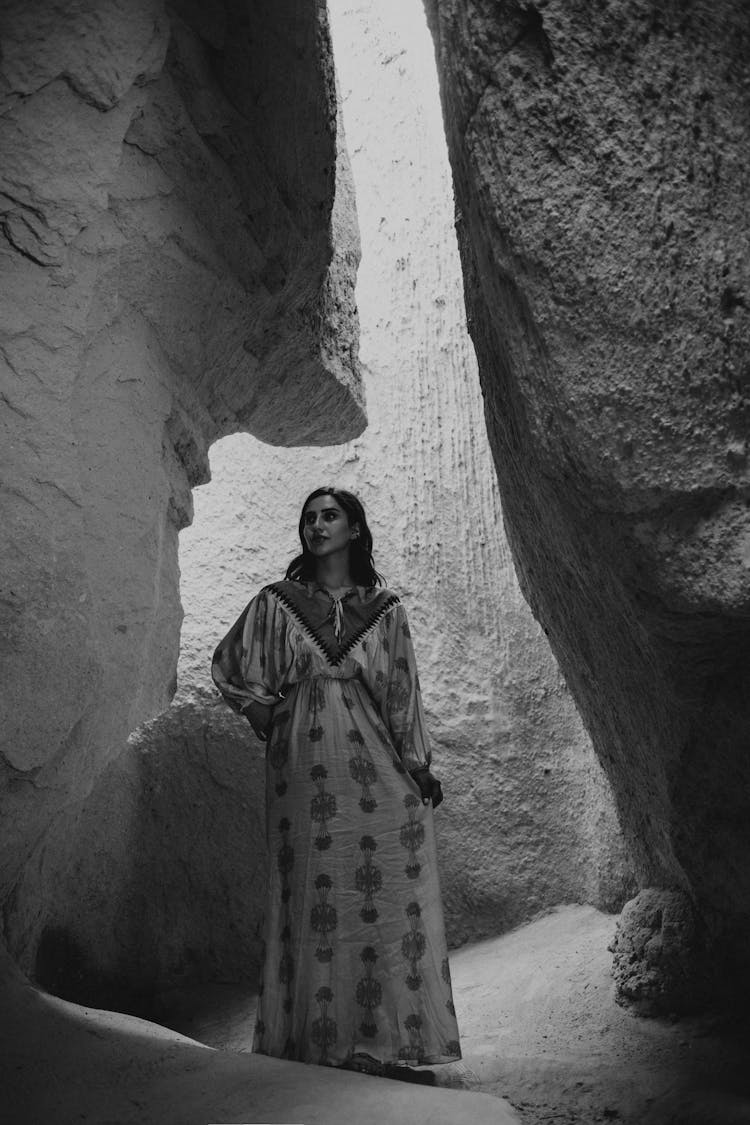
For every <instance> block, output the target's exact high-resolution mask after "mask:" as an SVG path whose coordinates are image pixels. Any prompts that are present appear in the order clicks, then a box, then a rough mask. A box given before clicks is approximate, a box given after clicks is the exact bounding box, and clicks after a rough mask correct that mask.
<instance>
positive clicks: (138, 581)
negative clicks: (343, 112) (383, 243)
mask: <svg viewBox="0 0 750 1125" xmlns="http://www.w3.org/2000/svg"><path fill="white" fill-rule="evenodd" d="M0 22H1V27H0V30H1V32H2V61H1V63H0V96H1V97H2V115H0V147H1V150H2V160H1V161H0V269H2V275H3V285H2V300H1V301H0V378H1V379H2V394H1V398H0V403H1V406H2V413H3V421H4V426H5V436H4V438H3V443H2V460H3V479H4V481H5V482H6V485H7V487H6V489H5V491H4V493H3V515H2V520H3V527H4V528H5V531H6V534H5V536H4V537H3V545H2V572H3V585H4V592H3V598H2V611H1V612H2V638H3V641H2V654H1V658H2V679H3V696H2V698H3V715H2V721H1V722H0V731H1V732H2V748H1V751H0V781H1V783H2V822H3V828H2V832H3V846H2V849H1V850H0V856H1V858H0V901H3V902H4V903H5V904H6V910H7V914H6V917H8V919H9V929H10V930H11V931H13V932H14V933H15V932H17V933H20V934H25V935H27V936H29V934H30V930H29V925H30V924H31V923H30V918H31V916H32V915H33V909H32V907H33V903H32V907H30V908H29V909H31V914H29V912H28V911H27V909H26V907H24V908H23V910H21V913H20V914H19V915H18V916H17V917H15V920H14V919H13V914H14V909H15V907H14V905H13V904H14V903H16V904H18V903H19V902H20V898H21V897H23V896H22V890H23V887H24V886H26V885H27V881H28V879H29V878H32V879H33V878H38V879H41V878H42V875H43V872H44V871H45V870H48V871H49V870H52V869H54V866H55V864H54V863H52V868H50V866H49V865H50V862H51V857H52V858H54V849H55V848H56V847H57V848H58V851H57V856H56V860H55V862H56V863H57V870H58V871H59V870H60V869H63V870H64V864H65V859H66V855H68V854H69V853H70V850H71V849H73V850H74V848H75V843H76V834H77V833H78V832H79V831H84V830H85V831H89V829H91V830H92V832H93V835H92V837H91V840H90V841H88V840H86V839H83V840H81V841H79V843H80V847H81V849H82V850H86V849H89V850H90V849H91V848H92V847H97V848H102V849H103V855H106V847H105V842H104V837H105V836H106V831H105V825H103V824H100V825H99V826H98V827H97V830H96V831H94V830H93V828H92V825H91V815H92V813H91V811H89V813H88V814H87V815H83V813H82V807H83V805H82V802H84V801H85V798H86V796H87V795H88V794H89V793H90V792H91V791H92V789H94V788H95V787H96V785H97V782H98V781H101V782H102V783H103V779H104V776H105V772H106V769H107V767H108V764H109V763H111V762H113V761H114V760H115V758H116V757H117V756H118V755H120V754H121V752H122V749H123V745H124V743H125V740H126V739H127V737H128V735H129V734H130V733H131V732H132V731H133V730H134V729H135V728H137V727H139V725H140V724H142V723H144V722H146V721H148V720H149V719H151V718H153V717H154V716H155V715H157V714H159V713H160V712H161V711H162V710H164V708H165V707H167V705H168V703H169V700H170V698H171V696H172V694H173V692H174V687H175V671H176V664H177V653H178V639H179V630H180V624H181V619H182V609H181V606H180V599H179V589H178V581H179V574H178V565H177V543H178V540H177V536H178V532H179V530H180V529H181V528H183V527H185V526H186V525H187V524H188V523H189V522H190V519H191V516H192V498H191V488H192V487H193V486H194V485H196V484H198V483H200V482H201V481H205V480H207V478H208V462H207V458H206V450H207V448H208V445H209V444H210V442H212V441H214V440H215V439H216V438H217V437H219V436H220V435H222V434H227V433H230V432H233V431H235V430H238V429H244V430H248V431H250V432H253V433H255V434H257V435H258V436H259V437H262V438H263V440H264V441H267V442H276V443H281V444H288V443H294V442H305V443H308V444H315V443H319V442H336V441H343V440H345V439H347V438H350V437H352V436H354V435H355V434H357V433H358V432H360V431H361V429H362V428H363V426H364V422H365V417H364V412H363V405H362V393H361V383H360V374H359V366H358V359H357V344H358V325H357V315H356V308H355V305H354V280H355V272H356V266H357V262H358V259H359V241H358V233H357V223H356V216H355V214H354V205H353V195H352V189H351V183H350V179H349V171H348V160H347V157H346V153H345V150H344V146H343V142H342V135H341V134H340V132H339V129H338V103H337V98H336V89H335V78H334V72H333V61H332V54H331V45H330V36H329V31H328V25H327V18H326V14H325V9H324V8H323V7H321V5H309V4H306V3H302V2H301V0H266V2H262V0H258V2H256V3H252V4H250V3H247V2H244V0H226V3H222V2H220V0H217V2H216V3H213V4H209V5H206V4H201V5H198V4H194V3H191V2H190V0H185V2H180V0H178V2H177V3H176V4H172V5H170V7H169V11H168V12H167V9H166V7H165V6H164V4H163V3H161V2H160V0H135V2H134V3H128V4H125V5H123V4H120V3H116V2H115V0H81V2H80V3H76V4H75V5H68V6H63V7H61V6H60V5H59V4H56V3H53V2H52V0H33V2H32V3H27V2H25V0H24V2H20V0H19V2H15V0H11V2H9V3H6V4H4V5H3V9H2V15H1V16H0ZM290 76H293V77H290ZM136 757H137V756H135V757H134V756H132V755H131V758H130V759H129V760H128V762H127V763H126V764H123V763H120V766H118V768H122V769H124V770H125V772H126V774H127V776H128V778H129V779H130V780H129V782H128V783H130V782H132V781H133V778H134V775H135V774H136V773H137V772H138V764H137V761H136ZM139 760H140V759H139ZM141 772H142V773H143V771H141ZM147 774H148V770H146V771H145V774H143V776H144V777H146V776H147ZM102 801H104V804H102V803H101V802H102ZM139 802H140V798H139ZM95 804H96V807H97V808H99V809H100V810H104V809H105V808H106V807H107V806H106V801H105V800H104V798H99V797H97V800H96V802H95ZM139 807H140V804H139ZM113 831H114V826H113ZM45 840H46V842H45ZM31 857H33V860H32V858H31ZM105 877H106V873H105V872H104V871H103V872H102V873H101V879H102V880H104V879H105ZM52 881H53V882H54V878H52ZM103 885H104V883H103V882H102V886H103ZM27 906H28V903H27ZM19 909H20V907H19ZM34 909H36V910H37V911H38V910H39V909H41V903H40V902H37V903H36V907H34ZM92 924H93V923H92ZM58 939H59V940H62V939H60V938H59V934H58ZM59 940H58V944H59ZM53 945H54V942H53ZM17 948H18V949H19V950H20V951H21V955H22V956H24V957H26V958H27V959H28V958H32V960H33V948H31V949H27V948H26V947H25V946H24V944H23V942H22V941H21V939H20V938H19V940H18V943H17Z"/></svg>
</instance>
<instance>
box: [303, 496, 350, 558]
mask: <svg viewBox="0 0 750 1125" xmlns="http://www.w3.org/2000/svg"><path fill="white" fill-rule="evenodd" d="M357 530H358V529H357V525H356V524H353V525H350V523H349V517H348V516H347V514H346V512H345V511H344V509H343V508H342V507H341V506H340V504H338V503H337V501H336V500H335V498H334V497H333V496H316V497H315V499H314V500H311V501H310V503H309V504H308V505H307V506H306V508H305V511H304V515H303V517H302V534H303V535H304V537H305V543H306V544H307V548H308V550H309V551H310V554H311V555H313V556H314V557H315V558H316V559H322V558H325V557H326V556H328V555H333V554H336V553H337V552H338V551H348V549H349V544H350V543H351V541H352V539H354V538H355V536H356V534H357Z"/></svg>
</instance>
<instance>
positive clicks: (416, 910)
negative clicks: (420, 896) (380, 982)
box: [401, 902, 427, 992]
mask: <svg viewBox="0 0 750 1125" xmlns="http://www.w3.org/2000/svg"><path fill="white" fill-rule="evenodd" d="M406 917H407V918H408V919H409V930H408V931H407V933H405V934H404V936H403V938H402V939H401V953H402V954H403V956H404V959H405V960H406V961H408V962H409V973H408V975H407V977H406V987H407V988H410V989H411V991H412V992H416V990H417V989H418V988H420V987H421V985H422V977H421V975H420V972H419V962H420V961H421V960H422V958H423V957H424V951H425V949H426V948H427V940H426V938H425V936H424V934H423V933H422V927H421V920H422V908H421V906H420V905H419V903H418V902H410V903H409V905H408V906H407V908H406Z"/></svg>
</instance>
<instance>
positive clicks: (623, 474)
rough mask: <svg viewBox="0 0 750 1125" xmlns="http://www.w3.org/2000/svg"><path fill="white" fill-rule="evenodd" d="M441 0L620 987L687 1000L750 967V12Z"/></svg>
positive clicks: (533, 583)
mask: <svg viewBox="0 0 750 1125" xmlns="http://www.w3.org/2000/svg"><path fill="white" fill-rule="evenodd" d="M426 7H427V10H428V13H429V18H430V21H431V27H432V30H433V34H434V40H435V45H436V53H437V59H438V68H439V71H440V75H441V84H442V98H443V107H444V115H445V121H446V130H447V135H448V144H449V151H450V156H451V161H452V167H453V176H454V183H455V192H456V203H457V228H458V232H459V240H460V246H461V252H462V259H463V269H464V277H465V291H466V302H467V308H468V313H469V320H470V329H471V333H472V337H473V339H474V343H475V346H476V349H477V355H478V358H479V367H480V374H481V379H482V385H483V388H484V393H485V401H486V416H487V423H488V428H489V434H490V441H491V445H492V449H493V454H494V458H495V463H496V466H497V472H498V478H499V481H500V489H501V495H502V501H503V510H504V514H505V521H506V527H507V530H508V534H509V539H510V543H511V547H512V550H513V555H514V559H515V562H516V566H517V569H518V573H519V576H520V580H521V584H522V587H523V590H524V593H525V594H526V597H527V598H528V600H529V602H530V604H531V606H532V609H533V611H534V613H535V615H536V616H537V618H538V619H539V621H540V622H541V624H542V625H543V627H544V629H545V632H546V633H547V634H548V636H549V639H550V642H551V645H552V648H553V651H554V652H555V654H556V656H557V658H558V660H559V662H560V666H561V668H562V671H563V673H564V675H565V678H566V681H567V683H568V684H569V686H570V688H571V691H572V692H573V694H574V696H575V699H576V701H577V703H578V705H579V708H580V710H581V713H582V715H583V718H584V721H585V723H586V726H587V728H588V730H589V731H590V733H591V736H592V739H593V743H594V746H595V749H596V752H597V754H598V756H599V758H600V761H601V762H602V764H603V766H604V768H605V770H606V772H607V775H608V777H609V779H610V782H611V784H612V787H613V791H614V794H615V800H616V803H617V807H618V810H619V815H620V819H621V823H622V825H623V828H624V831H625V833H626V837H627V840H628V843H629V845H630V849H631V851H632V854H633V856H634V858H635V862H636V866H637V871H638V876H639V881H640V885H641V887H642V888H643V892H642V894H641V895H639V897H638V898H637V899H636V900H635V901H634V903H631V904H630V906H629V908H628V910H627V911H626V912H625V914H624V916H623V923H622V927H621V932H620V936H619V939H618V942H617V944H616V950H615V968H616V975H617V980H618V986H619V989H620V994H621V996H622V997H623V998H627V999H631V1000H633V1001H635V1002H637V1003H639V1004H641V1005H643V1006H644V1007H646V1008H649V1007H652V1008H653V1007H656V1008H661V1009H664V1008H666V1009H667V1010H673V1009H675V1008H679V1007H680V1006H690V1005H691V1004H694V1003H695V1002H697V1001H698V1000H699V999H700V997H701V993H702V992H704V990H705V989H706V988H707V987H712V986H716V985H720V983H721V982H720V981H719V980H717V978H716V976H715V975H714V976H713V979H712V977H711V974H710V972H709V970H710V968H711V961H712V959H713V962H714V963H713V968H714V969H717V970H718V969H719V968H720V971H721V974H723V977H724V980H725V981H729V982H731V986H732V987H733V988H735V989H737V988H738V987H740V988H742V989H746V988H747V986H748V984H750V958H749V957H748V948H749V947H748V943H747V932H748V925H749V924H750V874H749V873H750V818H748V816H747V794H748V791H750V790H749V787H750V755H748V736H749V735H750V630H749V629H748V624H749V618H750V548H749V544H750V519H749V517H748V503H749V500H748V496H749V495H750V493H749V491H748V487H749V485H750V478H749V474H748V449H747V440H748V433H749V427H748V423H749V421H750V397H749V395H750V367H749V366H748V345H749V343H750V312H749V311H748V302H749V301H750V277H749V276H748V263H749V262H750V254H749V253H748V251H749V250H750V246H749V245H748V242H749V233H750V225H749V223H748V210H747V206H748V203H747V201H748V163H747V153H748V151H749V148H750V136H749V135H748V133H749V130H750V106H749V105H748V98H749V96H750V70H749V69H748V58H749V57H750V55H749V48H750V18H749V14H748V8H747V6H746V5H745V4H744V3H742V0H726V2H724V3H721V4H709V3H707V2H705V0H685V2H683V3H679V4H677V3H667V4H660V5H654V4H652V3H651V2H650V0H602V2H601V3H599V4H595V5H592V4H588V3H582V2H580V0H576V2H574V3H569V2H567V0H546V2H545V3H542V2H541V0H540V2H539V3H517V2H515V0H499V2H495V0H493V2H492V3H490V2H489V0H427V4H426ZM719 962H720V965H719ZM721 974H720V975H721Z"/></svg>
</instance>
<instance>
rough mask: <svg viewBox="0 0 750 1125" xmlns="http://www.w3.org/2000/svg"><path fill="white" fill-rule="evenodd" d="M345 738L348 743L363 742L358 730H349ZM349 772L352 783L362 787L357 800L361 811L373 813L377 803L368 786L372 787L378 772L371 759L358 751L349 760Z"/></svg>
mask: <svg viewBox="0 0 750 1125" xmlns="http://www.w3.org/2000/svg"><path fill="white" fill-rule="evenodd" d="M347 737H348V739H349V741H350V742H354V743H361V742H364V739H363V738H362V735H361V734H360V732H359V731H358V730H350V731H349V733H348V735H347ZM349 772H350V774H351V776H352V778H353V779H354V781H356V782H357V783H358V784H359V785H361V786H362V793H361V795H360V798H359V807H360V808H361V809H362V812H366V813H371V812H374V810H375V809H376V808H377V807H378V802H377V801H376V800H375V798H374V797H373V795H372V793H371V791H370V786H372V785H374V784H375V782H376V781H377V780H378V772H377V770H376V769H375V765H374V763H373V761H372V759H371V758H369V757H368V756H367V755H366V754H364V753H363V752H362V751H359V753H357V755H356V756H355V757H354V758H350V759H349Z"/></svg>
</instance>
